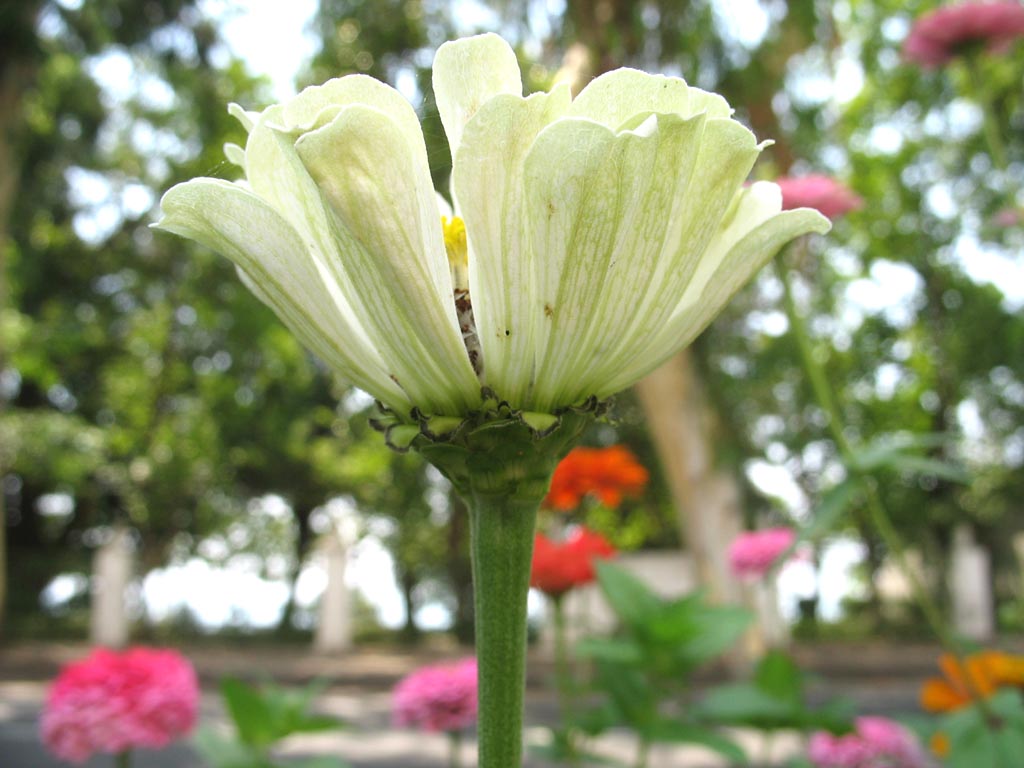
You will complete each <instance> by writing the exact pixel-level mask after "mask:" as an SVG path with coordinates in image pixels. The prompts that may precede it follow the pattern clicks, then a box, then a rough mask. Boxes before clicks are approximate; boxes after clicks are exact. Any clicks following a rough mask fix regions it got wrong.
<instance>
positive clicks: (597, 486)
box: [544, 445, 649, 512]
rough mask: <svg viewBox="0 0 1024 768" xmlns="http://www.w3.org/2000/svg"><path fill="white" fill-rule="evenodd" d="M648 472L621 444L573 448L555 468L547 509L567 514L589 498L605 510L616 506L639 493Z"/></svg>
mask: <svg viewBox="0 0 1024 768" xmlns="http://www.w3.org/2000/svg"><path fill="white" fill-rule="evenodd" d="M648 477H649V475H648V472H647V470H646V469H645V468H644V466H643V465H642V464H640V462H638V461H637V460H636V457H635V456H634V455H633V454H632V452H631V451H630V450H629V449H628V448H626V447H625V446H621V445H613V446H609V447H608V448H574V449H573V450H571V451H570V452H569V455H568V456H566V457H565V458H564V459H562V461H561V462H560V463H559V465H558V466H557V467H556V468H555V474H554V476H553V477H552V478H551V489H550V490H549V491H548V495H547V497H546V498H545V499H544V504H545V506H548V507H551V508H553V509H557V510H561V511H563V512H568V511H572V510H574V509H576V508H577V507H579V505H580V503H581V502H582V501H583V499H584V498H585V497H586V496H596V497H597V498H598V499H600V501H601V503H602V504H604V505H605V506H606V507H612V508H614V507H617V506H619V504H621V503H622V499H623V497H624V496H636V495H638V494H640V493H641V492H642V491H643V489H644V486H645V485H646V484H647V479H648Z"/></svg>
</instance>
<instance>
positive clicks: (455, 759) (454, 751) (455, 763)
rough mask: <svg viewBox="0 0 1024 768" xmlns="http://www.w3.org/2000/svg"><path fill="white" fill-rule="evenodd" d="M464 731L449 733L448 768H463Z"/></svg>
mask: <svg viewBox="0 0 1024 768" xmlns="http://www.w3.org/2000/svg"><path fill="white" fill-rule="evenodd" d="M461 752H462V731H448V768H461V766H462V755H461Z"/></svg>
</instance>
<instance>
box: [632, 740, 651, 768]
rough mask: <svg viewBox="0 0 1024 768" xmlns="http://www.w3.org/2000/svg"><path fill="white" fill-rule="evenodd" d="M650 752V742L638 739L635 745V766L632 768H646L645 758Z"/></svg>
mask: <svg viewBox="0 0 1024 768" xmlns="http://www.w3.org/2000/svg"><path fill="white" fill-rule="evenodd" d="M650 751H651V742H649V741H648V740H647V739H646V738H644V737H640V738H639V740H638V741H637V745H636V764H635V766H634V768H647V756H648V754H649V753H650Z"/></svg>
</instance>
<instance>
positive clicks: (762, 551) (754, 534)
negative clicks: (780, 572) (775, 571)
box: [729, 528, 796, 578]
mask: <svg viewBox="0 0 1024 768" xmlns="http://www.w3.org/2000/svg"><path fill="white" fill-rule="evenodd" d="M794 541H796V533H795V532H794V531H793V529H792V528H765V529H764V530H761V531H748V532H746V533H741V534H740V535H739V536H737V537H736V538H735V539H733V541H732V544H730V545H729V567H730V568H732V572H733V573H734V574H736V575H737V576H739V577H741V578H760V577H762V576H764V575H765V574H766V573H767V572H768V570H769V569H770V568H771V567H772V565H774V564H775V561H776V560H778V558H779V555H781V554H782V553H783V552H785V551H786V550H787V549H789V548H790V547H791V546H792V545H793V542H794Z"/></svg>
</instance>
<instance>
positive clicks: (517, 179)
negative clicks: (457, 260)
mask: <svg viewBox="0 0 1024 768" xmlns="http://www.w3.org/2000/svg"><path fill="white" fill-rule="evenodd" d="M569 98H570V97H569V89H568V87H560V88H557V89H556V90H555V91H553V92H552V93H550V94H546V93H537V94H534V95H532V96H530V97H529V98H526V99H523V98H521V97H518V96H511V95H501V96H496V97H494V98H493V99H491V100H490V101H488V102H487V103H486V104H484V105H483V106H482V107H481V108H480V110H479V111H478V112H477V113H476V115H475V116H474V118H473V119H472V120H470V121H469V123H468V124H467V125H466V130H465V133H464V134H463V137H462V145H461V146H460V148H459V151H458V153H457V154H456V156H455V165H454V168H453V170H452V189H453V190H454V192H455V197H456V200H457V203H458V208H459V211H460V213H461V215H462V218H463V219H464V221H465V223H466V232H467V235H468V240H469V259H470V261H469V285H470V296H471V297H472V299H473V309H474V314H475V318H476V326H477V332H478V337H479V339H480V345H481V348H482V350H483V359H484V381H485V383H486V384H488V386H490V387H491V388H493V389H494V390H495V392H497V393H498V395H499V396H500V397H501V398H503V399H506V400H508V401H509V402H510V403H512V404H513V405H517V404H520V403H521V402H523V400H524V398H525V397H526V395H527V393H528V391H529V389H530V387H531V384H532V380H533V366H532V350H533V325H532V322H531V320H530V313H531V312H535V311H536V310H537V302H536V301H535V300H534V299H533V297H534V295H535V291H536V289H535V287H534V284H535V282H536V279H535V276H534V270H535V263H534V262H535V256H534V252H533V249H532V244H531V243H530V238H529V233H528V231H527V229H526V226H525V218H524V214H525V210H524V199H523V198H524V193H525V188H524V186H523V163H524V161H525V158H526V153H527V152H528V151H529V149H530V147H531V146H532V144H533V141H534V139H535V138H536V136H537V134H538V133H539V132H540V131H541V129H543V128H544V127H545V126H547V125H548V124H549V123H551V122H552V121H553V120H555V119H557V118H558V117H560V116H561V115H562V114H564V113H565V110H566V109H567V108H568V106H569ZM524 361H528V363H527V364H525V365H524Z"/></svg>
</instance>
